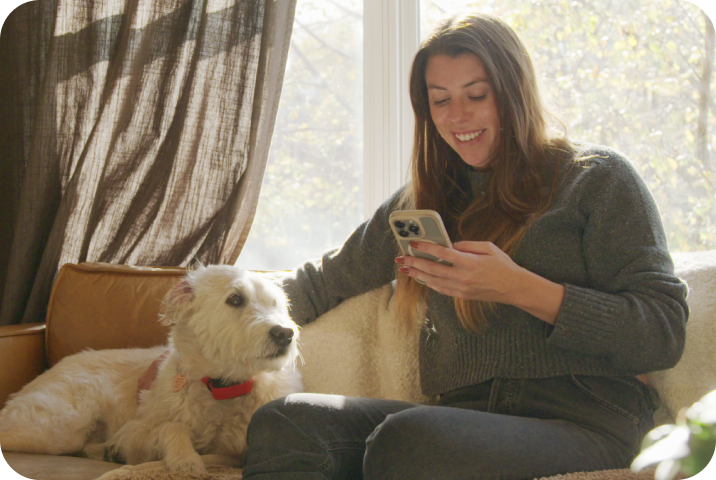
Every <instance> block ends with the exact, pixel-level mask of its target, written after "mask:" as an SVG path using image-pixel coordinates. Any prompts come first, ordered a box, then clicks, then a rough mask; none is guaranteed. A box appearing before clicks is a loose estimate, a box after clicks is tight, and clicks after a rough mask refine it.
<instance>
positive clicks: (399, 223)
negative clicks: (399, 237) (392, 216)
mask: <svg viewBox="0 0 716 480" xmlns="http://www.w3.org/2000/svg"><path fill="white" fill-rule="evenodd" d="M395 226H396V227H398V228H405V224H404V223H403V222H401V221H400V220H396V222H395Z"/></svg>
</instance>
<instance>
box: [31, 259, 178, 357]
mask: <svg viewBox="0 0 716 480" xmlns="http://www.w3.org/2000/svg"><path fill="white" fill-rule="evenodd" d="M184 274H185V269H183V268H180V267H171V268H152V267H133V266H127V265H110V264H104V263H82V264H79V265H74V264H66V265H64V266H63V267H62V268H61V269H60V272H59V274H58V275H57V279H56V280H55V284H54V286H53V288H52V294H51V296H50V302H49V305H48V309H47V331H46V334H45V349H46V352H47V362H48V365H49V366H53V365H54V364H56V363H57V362H58V361H60V360H61V359H62V358H64V357H66V356H68V355H72V354H74V353H77V352H79V351H82V350H85V349H86V348H92V349H94V350H102V349H107V348H134V347H139V348H143V347H151V346H155V345H161V344H162V343H164V342H165V341H166V338H167V335H168V332H169V329H168V328H167V327H164V326H161V325H160V324H159V323H158V322H157V318H158V315H159V312H160V311H161V308H162V301H163V298H164V295H165V294H166V293H167V291H169V289H170V288H171V287H172V286H174V285H175V284H176V283H177V282H178V281H179V280H180V279H181V278H182V277H183V276H184Z"/></svg>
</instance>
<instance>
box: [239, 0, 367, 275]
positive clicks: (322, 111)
mask: <svg viewBox="0 0 716 480" xmlns="http://www.w3.org/2000/svg"><path fill="white" fill-rule="evenodd" d="M362 186H363V2H362V1H361V0H340V1H339V0H299V1H298V4H297V8H296V16H295V21H294V27H293V35H292V38H291V46H290V48H289V53H288V64H287V66H286V72H285V74H284V84H283V92H282V94H281V101H280V104H279V108H278V114H277V118H276V125H275V127H274V135H273V140H272V145H271V150H270V152H269V158H268V162H267V166H266V172H265V174H264V181H263V185H262V189H261V196H260V198H259V204H258V207H257V211H256V216H255V219H254V222H253V225H252V227H251V232H250V234H249V238H248V240H247V242H246V245H245V247H244V249H243V250H242V252H241V255H240V256H239V260H238V262H237V265H238V266H240V267H242V268H249V269H267V270H269V269H270V270H281V269H289V268H292V267H294V266H296V265H298V264H299V263H300V262H302V261H305V260H307V259H309V258H313V257H317V256H320V254H321V253H322V252H323V251H325V250H327V249H329V248H330V247H332V246H338V245H340V244H342V243H343V241H344V240H345V239H346V237H347V236H348V235H349V234H350V232H351V231H352V230H353V229H355V227H356V226H357V225H359V224H360V222H361V221H362V218H363V208H362V205H363V187H362Z"/></svg>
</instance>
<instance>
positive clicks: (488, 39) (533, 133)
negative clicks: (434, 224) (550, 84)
mask: <svg viewBox="0 0 716 480" xmlns="http://www.w3.org/2000/svg"><path fill="white" fill-rule="evenodd" d="M465 54H472V55H476V56H477V57H478V58H479V59H480V60H481V61H482V64H483V65H484V67H485V70H486V72H487V75H488V79H489V81H490V83H491V85H492V91H493V92H494V96H495V101H496V102H497V111H498V112H499V122H500V127H501V132H500V141H499V144H498V145H497V149H496V151H495V156H494V157H493V160H492V161H491V162H490V164H489V165H488V168H489V169H491V170H492V175H491V177H490V183H489V186H488V188H487V191H486V193H485V195H484V196H481V197H479V198H474V199H472V196H471V195H469V194H468V193H467V191H469V185H468V184H466V180H465V178H464V176H465V175H464V173H462V174H461V173H460V172H461V171H464V169H465V168H470V167H466V164H465V163H464V162H463V161H462V159H461V158H460V157H459V156H458V154H457V153H456V152H455V151H454V150H453V149H452V148H451V147H450V146H449V145H448V144H447V142H445V140H443V138H442V137H441V136H440V134H439V133H438V131H437V128H436V127H435V124H434V123H433V121H432V118H431V116H430V104H429V100H428V91H427V85H426V82H425V71H426V68H427V64H428V61H429V60H430V58H431V57H433V56H435V55H447V56H449V57H452V58H455V57H458V56H460V55H465ZM410 100H411V103H412V105H413V111H414V113H415V137H414V142H413V154H412V159H411V166H410V172H411V183H410V184H409V186H408V188H406V190H405V193H404V195H403V197H402V201H401V206H400V208H417V209H431V210H435V211H437V212H438V213H440V215H441V216H442V218H443V220H444V221H445V224H446V227H447V229H448V232H449V233H450V237H451V238H452V240H453V241H459V240H479V241H489V242H492V243H494V244H495V245H496V246H498V247H499V248H500V249H502V250H503V251H504V252H506V253H507V254H509V255H512V254H513V253H514V251H515V248H516V247H517V244H518V243H519V240H520V239H521V238H522V236H523V235H524V233H525V231H526V230H527V228H528V227H529V224H530V222H531V221H532V220H534V219H535V218H536V217H538V216H539V215H540V214H541V213H543V212H544V211H545V210H547V208H548V207H549V205H550V203H551V200H552V195H553V193H554V190H555V187H556V181H557V170H558V168H559V163H560V158H566V157H567V156H568V155H569V154H570V153H571V152H572V147H571V146H570V143H569V141H568V140H567V139H566V137H565V136H561V135H559V134H557V133H556V132H555V131H551V130H550V129H549V128H548V126H547V121H546V117H547V116H548V115H549V116H551V115H550V114H549V113H548V112H547V110H546V108H545V107H544V105H543V103H542V99H541V96H540V93H539V88H538V82H537V78H536V75H535V71H534V67H533V65H532V60H531V59H530V56H529V54H528V53H527V50H526V49H525V46H524V44H523V43H522V41H521V40H520V38H519V37H518V36H517V34H516V33H515V31H514V30H512V28H510V27H509V26H508V25H507V24H506V23H504V22H503V21H502V20H500V19H499V18H497V17H494V16H492V15H486V14H473V15H469V16H467V17H464V18H451V19H448V20H446V21H444V22H443V23H442V24H441V25H440V26H439V27H438V28H437V29H436V30H435V32H434V33H433V34H432V35H431V36H430V37H429V38H428V39H427V40H426V41H425V42H424V43H423V45H422V46H421V47H420V50H419V51H418V53H417V54H416V56H415V59H414V60H413V66H412V70H411V74H410ZM553 118H556V117H553ZM559 123H560V124H561V122H559ZM562 127H563V128H564V125H563V124H562ZM397 280H398V281H397V288H396V312H397V315H398V318H401V319H403V320H404V321H406V322H407V323H408V324H415V322H416V321H420V320H422V319H423V318H424V314H425V300H426V297H427V288H426V287H425V286H423V285H421V284H419V283H418V282H416V281H415V280H413V279H412V278H410V277H408V276H406V275H398V276H397ZM492 307H493V305H491V304H488V303H485V302H476V301H468V300H461V299H455V309H456V311H457V314H458V317H459V319H460V321H461V322H462V324H463V326H464V327H465V328H467V329H470V330H473V331H481V330H484V328H486V327H487V320H486V317H485V308H492Z"/></svg>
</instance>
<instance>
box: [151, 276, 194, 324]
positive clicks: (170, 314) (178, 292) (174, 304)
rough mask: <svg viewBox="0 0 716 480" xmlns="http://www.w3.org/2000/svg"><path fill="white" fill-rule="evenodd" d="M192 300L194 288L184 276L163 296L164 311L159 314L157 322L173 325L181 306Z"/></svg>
mask: <svg viewBox="0 0 716 480" xmlns="http://www.w3.org/2000/svg"><path fill="white" fill-rule="evenodd" d="M192 300H194V289H193V288H192V286H191V284H190V283H189V281H188V280H187V279H186V278H183V279H182V280H180V281H179V283H177V284H176V285H175V286H174V287H173V288H172V289H171V290H169V292H168V293H167V295H166V297H164V311H163V312H162V314H160V315H159V323H161V324H162V325H167V326H170V325H173V324H175V323H176V318H177V316H178V315H179V314H180V310H181V309H182V307H183V306H184V305H185V304H186V303H188V302H191V301H192Z"/></svg>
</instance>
